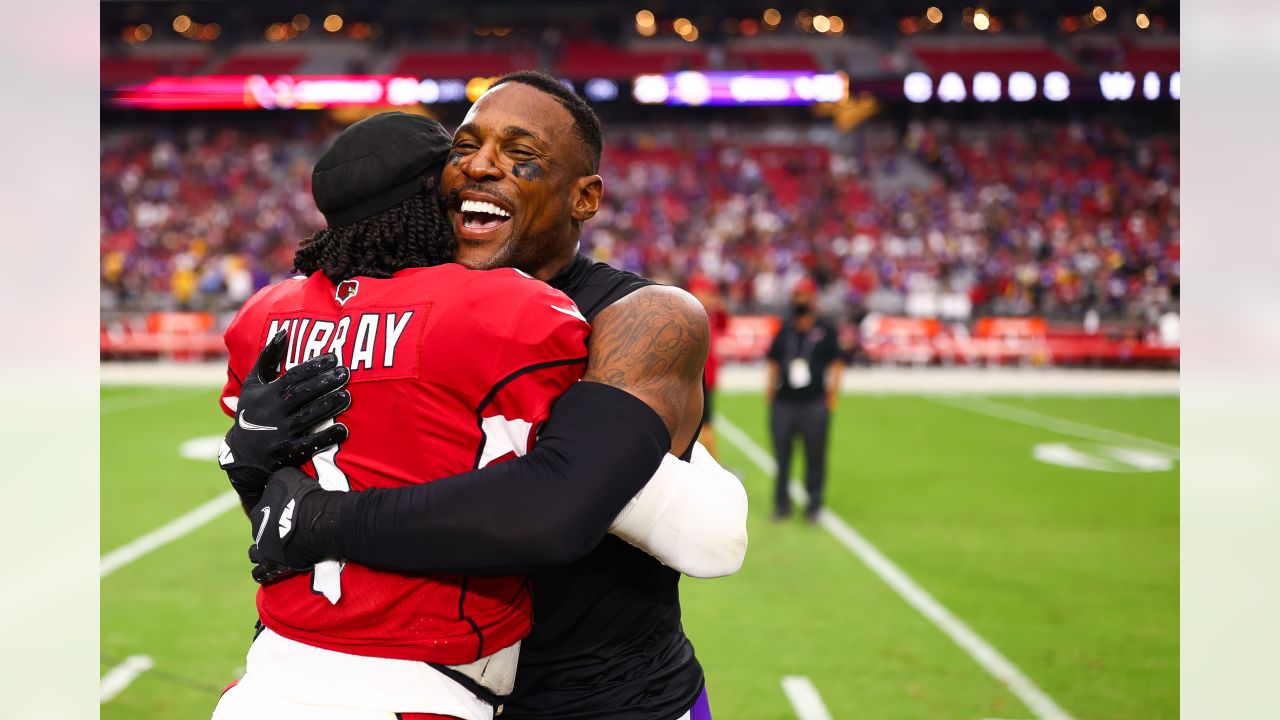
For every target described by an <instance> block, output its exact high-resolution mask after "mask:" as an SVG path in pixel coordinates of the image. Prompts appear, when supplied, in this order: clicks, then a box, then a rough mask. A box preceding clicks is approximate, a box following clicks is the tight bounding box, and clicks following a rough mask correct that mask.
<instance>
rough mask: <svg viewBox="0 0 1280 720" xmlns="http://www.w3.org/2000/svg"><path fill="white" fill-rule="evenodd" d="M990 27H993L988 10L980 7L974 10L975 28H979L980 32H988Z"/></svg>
mask: <svg viewBox="0 0 1280 720" xmlns="http://www.w3.org/2000/svg"><path fill="white" fill-rule="evenodd" d="M989 27H991V16H990V15H988V14H987V11H986V10H983V9H982V8H978V9H977V10H974V11H973V29H974V30H978V31H980V32H986V30H987V28H989Z"/></svg>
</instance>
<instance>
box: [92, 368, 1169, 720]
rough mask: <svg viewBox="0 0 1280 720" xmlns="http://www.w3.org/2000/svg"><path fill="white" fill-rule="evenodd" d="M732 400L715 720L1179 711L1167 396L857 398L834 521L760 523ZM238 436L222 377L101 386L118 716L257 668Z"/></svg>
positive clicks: (109, 642) (694, 598) (838, 457)
mask: <svg viewBox="0 0 1280 720" xmlns="http://www.w3.org/2000/svg"><path fill="white" fill-rule="evenodd" d="M718 410H719V411H720V412H721V413H722V416H721V417H720V419H719V421H718V425H717V427H718V436H717V439H718V452H719V456H720V460H721V463H722V464H723V465H725V466H726V467H728V468H730V469H732V470H734V471H736V472H738V473H739V474H740V476H742V477H743V478H744V480H745V483H746V486H747V490H748V492H749V494H750V498H751V519H750V536H751V541H750V550H749V551H748V554H747V560H746V564H745V566H744V567H743V569H742V571H741V572H739V573H738V574H737V575H735V576H733V577H730V578H723V579H718V580H689V579H686V580H684V581H683V582H682V585H681V587H682V593H681V596H682V603H683V606H684V613H685V629H686V632H687V633H688V634H689V636H690V637H691V638H692V640H693V643H694V645H695V646H696V648H697V651H698V655H699V657H700V658H701V660H702V664H703V666H704V667H705V668H706V671H707V683H708V691H709V694H710V698H711V704H712V708H713V710H714V712H715V715H716V717H717V720H736V719H738V718H746V719H760V720H769V719H775V718H776V719H779V720H781V719H783V718H801V720H809V719H810V718H813V719H818V718H822V717H831V718H835V719H836V720H840V719H842V718H886V719H891V718H928V719H933V718H957V719H960V720H981V719H984V718H998V719H1001V720H1022V719H1026V718H1034V717H1046V718H1052V717H1059V718H1060V717H1074V718H1088V719H1095V718H1097V719H1102V718H1115V719H1119V718H1132V719H1134V720H1153V719H1158V718H1174V717H1177V715H1178V464H1177V453H1178V448H1177V445H1178V442H1179V440H1178V399H1177V398H1176V397H1173V396H1168V397H1040V396H1008V395H1004V396H982V397H977V396H936V397H934V396H903V395H883V396H874V395H847V396H844V397H843V398H842V399H841V405H840V408H839V410H838V412H837V414H836V419H835V422H834V425H833V429H832V442H831V457H830V463H829V474H830V480H829V490H828V507H829V512H828V513H827V514H825V515H824V516H823V518H822V521H821V523H820V524H819V525H807V524H805V523H804V522H803V521H802V520H801V519H800V518H799V517H797V518H796V519H794V520H792V521H790V522H785V523H781V524H775V523H773V522H771V521H770V519H769V515H770V510H771V507H770V502H771V497H772V482H773V480H772V477H771V475H770V474H769V473H768V472H766V470H767V468H768V467H769V466H770V460H769V455H770V453H769V452H768V451H769V443H768V440H767V436H766V432H765V412H764V407H763V406H762V400H761V398H760V396H759V395H755V394H724V395H722V396H721V397H720V398H719V399H718ZM226 426H227V419H226V418H225V417H224V416H223V415H222V414H221V413H220V412H219V411H218V410H217V409H216V390H214V389H211V388H210V389H193V388H179V389H174V388H145V387H120V388H105V389H104V390H103V391H102V551H103V558H104V576H103V578H102V605H101V620H102V638H101V647H102V649H101V652H102V673H103V689H104V698H105V696H106V695H113V697H111V698H110V699H104V704H103V706H102V717H104V718H130V719H135V718H136V719H142V718H156V719H160V718H165V719H167V718H198V717H207V716H208V714H209V712H210V711H211V709H212V708H213V706H214V704H215V703H216V700H217V696H218V692H219V691H220V690H221V688H222V687H223V686H225V685H226V684H227V683H228V682H230V681H231V680H232V679H234V678H235V677H236V676H237V673H238V672H240V670H241V667H242V665H243V662H244V653H245V650H246V648H247V646H248V643H249V641H250V638H251V635H252V631H253V623H254V619H255V611H254V605H253V595H254V589H255V585H254V584H253V582H252V581H251V580H250V578H249V564H248V562H247V560H246V559H245V550H246V548H247V546H248V544H249V542H250V537H249V530H248V525H247V521H246V520H244V518H243V517H242V516H241V515H240V513H239V511H238V509H229V508H230V507H231V505H232V504H233V503H228V502H227V501H226V498H225V497H223V498H222V499H220V500H219V499H218V498H219V496H225V493H226V492H227V485H226V484H225V482H224V480H223V478H222V476H221V473H220V472H219V471H218V470H217V467H216V463H215V462H214V460H213V459H212V457H213V455H214V454H215V451H216V447H217V444H216V442H217V440H216V439H217V437H218V436H219V435H221V433H222V432H223V431H224V430H225V428H226ZM210 438H212V439H210ZM799 456H800V453H797V463H796V467H795V470H796V471H797V472H799V471H801V470H802V467H801V463H800V462H799ZM210 501H213V502H212V504H210V505H205V504H206V503H210ZM202 506H203V507H202ZM197 508H202V509H201V510H200V511H198V512H196V513H194V514H192V515H188V513H191V512H192V511H194V510H196V509H197ZM183 516H186V517H185V519H184V520H182V521H179V522H177V523H174V521H175V520H176V519H178V518H181V517H183ZM170 523H174V524H170ZM159 528H166V529H167V531H168V532H166V533H163V534H156V535H153V534H151V533H153V531H156V530H157V529H159ZM140 538H142V540H140ZM108 570H110V572H107V571H108ZM130 658H133V659H132V660H130ZM144 658H145V659H144ZM148 659H149V662H148ZM131 668H132V669H133V671H132V672H130V669H131ZM139 671H140V672H139ZM996 676H1000V677H1002V678H1004V680H1003V681H1002V680H999V679H997V677H996ZM130 678H132V679H130ZM108 689H109V690H110V692H108ZM823 708H825V709H826V712H827V713H828V714H827V715H824V714H823ZM1059 712H1061V713H1063V714H1057V713H1059Z"/></svg>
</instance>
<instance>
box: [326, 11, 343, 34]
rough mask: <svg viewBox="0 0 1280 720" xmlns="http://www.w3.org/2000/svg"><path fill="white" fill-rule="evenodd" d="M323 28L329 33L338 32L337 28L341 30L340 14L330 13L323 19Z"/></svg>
mask: <svg viewBox="0 0 1280 720" xmlns="http://www.w3.org/2000/svg"><path fill="white" fill-rule="evenodd" d="M324 29H325V30H327V31H329V32H331V33H336V32H338V31H339V30H341V29H342V16H341V15H330V16H329V17H327V18H325V19H324Z"/></svg>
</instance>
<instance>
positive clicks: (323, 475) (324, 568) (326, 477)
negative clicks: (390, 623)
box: [311, 420, 351, 605]
mask: <svg viewBox="0 0 1280 720" xmlns="http://www.w3.org/2000/svg"><path fill="white" fill-rule="evenodd" d="M330 425H333V420H327V421H325V423H324V424H322V425H319V426H317V427H316V429H315V430H314V431H313V432H319V431H320V430H323V429H324V428H326V427H329V426H330ZM311 462H312V464H314V465H315V468H316V480H318V481H319V482H320V487H322V488H324V489H325V490H331V491H333V490H336V491H340V492H348V491H350V490H351V483H350V482H349V481H348V480H347V474H346V473H344V472H342V468H340V467H338V446H337V445H332V446H330V447H327V448H325V449H324V450H321V451H320V452H318V453H316V456H315V457H314V458H312V459H311ZM346 565H347V564H346V563H345V562H343V561H341V560H322V561H320V562H319V563H316V566H315V568H314V569H312V571H311V590H312V592H317V593H320V594H321V595H324V596H325V597H326V598H327V599H328V600H329V603H330V604H331V605H337V604H338V601H339V600H341V599H342V569H343V568H345V567H346Z"/></svg>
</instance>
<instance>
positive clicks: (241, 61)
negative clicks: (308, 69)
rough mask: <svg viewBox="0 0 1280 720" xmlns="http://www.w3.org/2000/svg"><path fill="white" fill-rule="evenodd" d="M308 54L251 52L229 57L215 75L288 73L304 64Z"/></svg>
mask: <svg viewBox="0 0 1280 720" xmlns="http://www.w3.org/2000/svg"><path fill="white" fill-rule="evenodd" d="M306 59H307V56H306V55H303V54H301V53H299V54H296V55H278V54H266V53H259V54H250V53H244V54H240V55H233V56H231V57H229V58H227V60H226V62H224V63H222V64H221V65H219V66H218V68H217V69H216V70H215V71H214V72H213V73H211V74H213V75H287V74H289V73H291V72H293V71H295V70H297V69H298V68H299V67H301V66H302V63H303V61H305V60H306Z"/></svg>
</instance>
